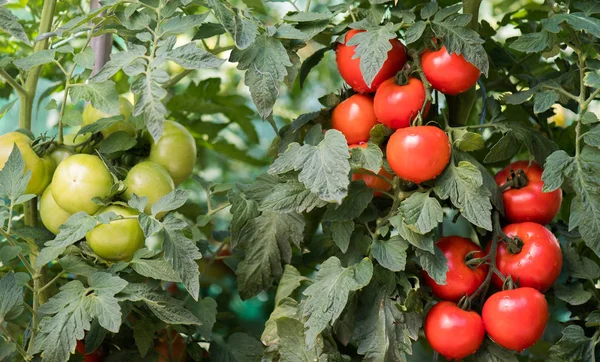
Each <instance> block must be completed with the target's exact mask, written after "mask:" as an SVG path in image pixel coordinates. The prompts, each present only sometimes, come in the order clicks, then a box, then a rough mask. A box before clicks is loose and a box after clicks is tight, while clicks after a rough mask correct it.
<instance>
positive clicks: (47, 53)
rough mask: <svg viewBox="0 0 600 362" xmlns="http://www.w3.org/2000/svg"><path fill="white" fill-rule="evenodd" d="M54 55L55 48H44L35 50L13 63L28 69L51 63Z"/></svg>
mask: <svg viewBox="0 0 600 362" xmlns="http://www.w3.org/2000/svg"><path fill="white" fill-rule="evenodd" d="M55 55H56V50H50V49H44V50H40V51H39V52H35V53H33V54H31V55H29V56H26V57H24V58H20V59H17V60H15V61H13V64H14V65H15V66H16V67H17V68H19V69H21V70H24V71H29V70H31V68H34V67H37V66H40V65H44V64H48V63H52V62H53V61H54V57H55Z"/></svg>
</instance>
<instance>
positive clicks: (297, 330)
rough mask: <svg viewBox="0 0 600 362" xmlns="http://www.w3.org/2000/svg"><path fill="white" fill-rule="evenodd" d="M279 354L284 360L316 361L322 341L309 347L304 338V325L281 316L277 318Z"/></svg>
mask: <svg viewBox="0 0 600 362" xmlns="http://www.w3.org/2000/svg"><path fill="white" fill-rule="evenodd" d="M277 333H278V334H279V354H280V355H281V359H282V361H286V362H313V361H318V360H319V356H320V354H321V353H322V350H323V341H319V342H318V343H317V344H315V345H313V346H311V347H309V346H308V345H307V343H306V341H305V339H304V326H303V325H302V322H300V321H299V320H296V319H292V318H288V317H283V318H280V319H278V320H277Z"/></svg>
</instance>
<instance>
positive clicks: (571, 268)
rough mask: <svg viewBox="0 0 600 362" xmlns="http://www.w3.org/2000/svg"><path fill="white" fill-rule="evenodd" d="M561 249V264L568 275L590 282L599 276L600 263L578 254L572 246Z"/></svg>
mask: <svg viewBox="0 0 600 362" xmlns="http://www.w3.org/2000/svg"><path fill="white" fill-rule="evenodd" d="M562 251H563V256H564V258H563V266H564V268H565V270H566V271H567V273H568V275H569V276H570V277H572V278H579V279H587V280H589V281H591V282H595V281H596V280H597V279H598V278H600V265H598V264H596V263H595V262H594V261H593V260H592V259H590V258H587V257H585V256H581V255H578V252H577V251H576V250H575V249H574V248H572V247H566V248H562Z"/></svg>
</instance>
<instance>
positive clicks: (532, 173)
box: [495, 161, 563, 225]
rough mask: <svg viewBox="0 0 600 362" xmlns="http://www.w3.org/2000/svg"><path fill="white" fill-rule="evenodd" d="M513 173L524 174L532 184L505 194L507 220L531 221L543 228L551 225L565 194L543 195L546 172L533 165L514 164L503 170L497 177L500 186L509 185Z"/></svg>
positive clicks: (551, 193)
mask: <svg viewBox="0 0 600 362" xmlns="http://www.w3.org/2000/svg"><path fill="white" fill-rule="evenodd" d="M511 170H514V171H515V172H517V171H518V170H523V172H524V173H525V176H527V180H528V182H527V185H526V186H525V187H521V188H520V189H511V188H509V189H507V190H505V191H504V192H503V193H502V199H503V200H504V211H505V213H506V215H505V216H506V219H507V220H508V221H509V222H512V223H515V222H524V221H531V222H535V223H538V224H542V225H546V224H549V223H550V222H551V221H552V219H554V217H555V216H556V214H557V213H558V211H559V210H560V205H561V203H562V198H563V196H562V190H561V189H557V190H554V191H552V192H543V191H542V188H543V187H544V182H543V181H542V172H544V170H543V169H542V168H541V167H540V165H538V164H537V163H531V165H529V161H517V162H513V163H511V164H510V165H508V166H507V167H505V168H504V169H502V170H500V171H499V172H498V173H497V174H496V176H495V179H496V184H498V186H502V185H504V184H505V183H506V181H507V178H509V177H510V174H511Z"/></svg>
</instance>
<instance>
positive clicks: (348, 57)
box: [335, 29, 406, 93]
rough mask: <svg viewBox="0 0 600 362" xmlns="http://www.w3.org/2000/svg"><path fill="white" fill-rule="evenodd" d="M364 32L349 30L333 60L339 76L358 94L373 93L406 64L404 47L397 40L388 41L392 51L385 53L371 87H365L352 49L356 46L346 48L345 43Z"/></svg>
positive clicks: (358, 62) (358, 59)
mask: <svg viewBox="0 0 600 362" xmlns="http://www.w3.org/2000/svg"><path fill="white" fill-rule="evenodd" d="M363 31H364V30H354V29H353V30H350V31H348V33H346V37H345V41H344V44H338V45H337V48H336V50H335V60H336V62H337V67H338V71H339V72H340V75H341V76H342V78H344V80H345V81H346V83H348V85H350V87H352V89H354V90H355V91H356V92H359V93H370V92H375V90H377V87H379V85H380V84H381V83H383V81H384V80H386V79H388V78H389V77H393V76H394V75H395V74H396V73H397V72H398V71H399V70H400V69H402V67H404V64H405V63H406V49H404V45H402V43H400V41H399V40H398V39H392V40H390V43H391V44H392V49H390V50H389V51H388V53H387V59H386V60H385V62H384V63H383V66H382V67H381V70H380V71H379V73H377V75H376V76H375V78H374V79H373V82H372V83H371V86H370V87H369V86H367V83H365V80H364V78H363V75H362V72H361V71H360V58H354V56H355V54H354V48H356V46H347V45H346V43H347V42H348V40H350V39H351V38H352V37H353V36H354V35H356V34H357V33H361V32H363Z"/></svg>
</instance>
